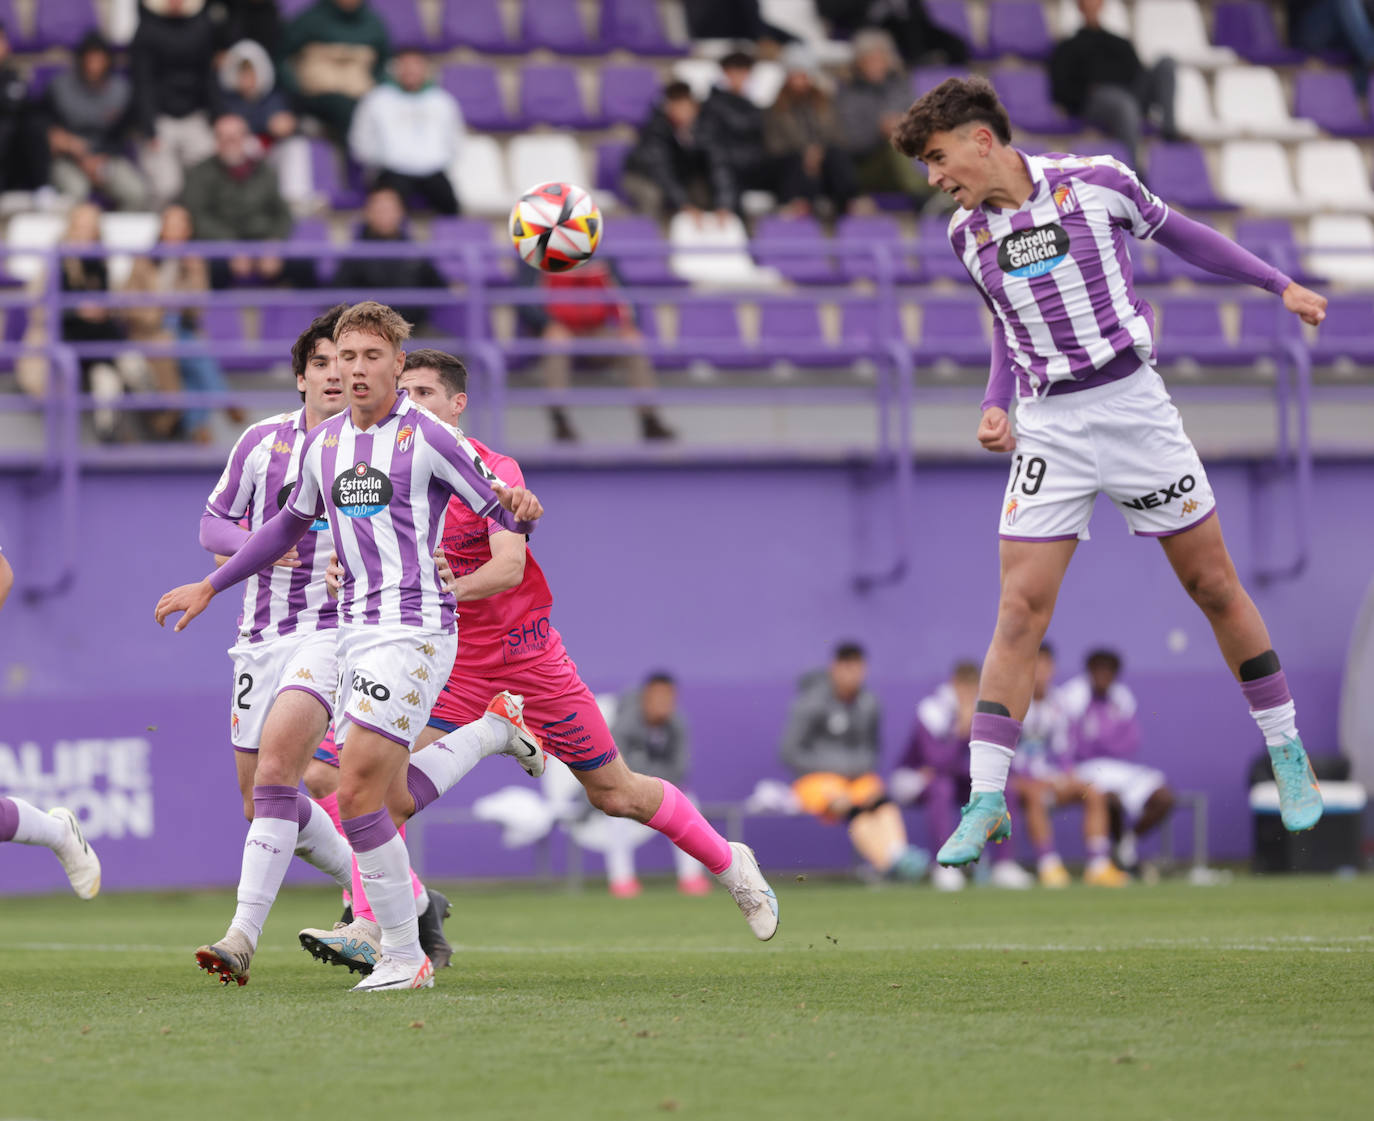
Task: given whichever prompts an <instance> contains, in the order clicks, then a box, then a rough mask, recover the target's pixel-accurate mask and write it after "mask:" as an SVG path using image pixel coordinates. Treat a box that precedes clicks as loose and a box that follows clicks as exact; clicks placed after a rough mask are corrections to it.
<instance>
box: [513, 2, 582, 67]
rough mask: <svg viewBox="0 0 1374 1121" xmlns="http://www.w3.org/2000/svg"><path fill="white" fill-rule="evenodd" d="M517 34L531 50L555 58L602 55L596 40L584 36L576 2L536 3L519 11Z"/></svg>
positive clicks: (527, 4) (529, 4) (580, 15)
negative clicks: (551, 53)
mask: <svg viewBox="0 0 1374 1121" xmlns="http://www.w3.org/2000/svg"><path fill="white" fill-rule="evenodd" d="M520 33H521V35H522V36H523V37H524V40H525V44H526V46H528V47H531V48H539V47H543V48H544V49H546V50H550V51H555V52H556V53H558V54H568V55H594V54H600V53H601V52H602V45H601V43H600V42H599V37H598V38H593V37H592V36H591V35H589V34H588V33H587V25H586V24H585V23H584V22H583V21H582V12H581V10H580V8H579V5H578V3H577V0H539V2H538V3H537V4H531V3H529V0H526V3H525V5H524V6H523V7H522V8H521V9H520Z"/></svg>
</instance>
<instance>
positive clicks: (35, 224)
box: [4, 212, 67, 282]
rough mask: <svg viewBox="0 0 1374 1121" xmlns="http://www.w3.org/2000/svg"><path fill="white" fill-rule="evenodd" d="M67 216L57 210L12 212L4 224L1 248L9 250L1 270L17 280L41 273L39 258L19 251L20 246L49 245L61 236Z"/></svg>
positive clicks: (37, 246) (45, 247)
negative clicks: (3, 237) (3, 239)
mask: <svg viewBox="0 0 1374 1121" xmlns="http://www.w3.org/2000/svg"><path fill="white" fill-rule="evenodd" d="M66 226H67V220H66V218H65V217H63V216H62V215H61V214H48V213H39V212H33V213H26V214H16V215H15V216H14V217H13V218H11V219H10V221H9V225H8V226H7V227H6V228H5V249H6V251H7V252H8V253H9V254H10V256H9V257H8V258H7V259H6V261H5V263H4V266H5V271H6V272H7V273H9V275H10V276H12V277H15V278H16V279H17V280H23V281H26V282H27V281H33V280H37V279H39V278H40V277H41V276H42V275H43V259H42V258H41V257H35V256H33V255H32V254H28V253H20V252H17V251H18V250H22V249H51V248H52V247H53V246H54V245H56V244H57V243H58V241H59V240H60V239H61V237H62V231H63V230H64V229H66Z"/></svg>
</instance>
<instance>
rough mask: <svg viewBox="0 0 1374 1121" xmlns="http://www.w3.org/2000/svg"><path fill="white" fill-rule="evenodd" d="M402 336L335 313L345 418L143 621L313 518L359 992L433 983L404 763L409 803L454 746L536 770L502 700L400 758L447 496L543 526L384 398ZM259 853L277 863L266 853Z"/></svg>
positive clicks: (373, 311) (320, 433) (431, 692)
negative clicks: (330, 581) (229, 547)
mask: <svg viewBox="0 0 1374 1121" xmlns="http://www.w3.org/2000/svg"><path fill="white" fill-rule="evenodd" d="M409 334H410V324H408V323H406V321H405V320H404V319H402V318H401V316H399V315H397V314H396V312H395V311H394V310H392V309H391V308H389V307H386V306H385V305H382V304H377V303H373V302H370V301H369V302H366V303H362V304H357V305H354V306H353V307H351V308H349V309H348V310H347V311H345V312H344V313H343V314H342V315H341V316H340V317H339V321H338V323H337V324H336V326H335V329H334V341H335V344H336V347H337V360H338V371H339V375H340V377H341V379H342V382H343V386H344V392H345V397H346V399H347V402H348V406H349V407H348V409H346V410H345V411H343V412H341V413H340V414H339V415H338V416H336V417H334V418H333V419H331V420H328V421H325V422H324V423H323V424H321V425H320V426H319V427H317V428H315V429H313V430H311V431H310V433H309V434H308V436H307V437H306V440H305V444H304V447H303V450H302V452H301V456H300V474H299V476H298V477H297V479H296V482H295V486H294V488H293V489H292V491H291V494H290V495H289V497H288V498H287V499H286V502H285V504H284V506H283V507H282V512H281V513H280V514H278V515H277V516H276V517H274V518H272V519H271V520H270V521H268V522H267V523H266V524H265V525H263V526H262V527H261V528H260V529H258V530H257V531H256V532H255V533H253V534H252V535H251V536H250V537H249V538H248V540H247V541H246V542H244V543H243V545H242V546H241V548H240V549H239V552H238V553H237V554H236V555H235V556H234V558H233V559H232V560H230V561H229V562H228V563H227V564H226V565H225V566H224V567H223V568H221V569H219V570H218V571H217V572H215V573H213V574H211V575H210V576H209V577H207V578H206V579H204V580H202V581H200V582H199V583H196V584H186V585H183V586H182V587H180V588H176V589H173V590H172V591H170V592H168V593H167V594H166V595H164V596H163V597H162V599H161V600H160V601H159V602H158V606H157V611H156V618H157V621H158V623H159V624H162V623H163V622H165V620H166V619H167V617H168V616H169V615H172V614H174V613H176V612H185V614H184V616H183V617H182V619H181V620H179V621H178V623H177V625H176V629H177V630H181V629H182V628H183V627H185V626H186V625H187V624H188V623H189V622H190V621H191V620H192V619H194V618H195V617H196V616H197V615H199V614H200V613H201V612H202V611H204V610H205V608H206V607H207V606H208V605H209V602H210V600H211V599H212V598H213V597H214V596H215V594H216V593H217V592H219V591H222V590H223V589H225V588H227V587H230V586H231V585H233V584H235V583H238V582H239V581H242V580H244V579H246V578H248V577H249V576H251V575H253V574H254V573H255V572H259V571H261V570H262V569H263V568H264V567H266V566H268V565H270V564H271V563H272V562H273V561H274V560H275V559H276V558H278V557H280V556H281V555H282V554H283V553H285V552H286V551H287V550H289V549H290V548H292V547H293V546H295V545H297V543H298V542H299V541H300V540H301V539H302V538H304V537H305V535H306V534H307V533H308V532H309V531H310V529H311V526H312V525H313V524H314V523H315V521H316V520H317V519H318V518H320V517H321V516H327V517H328V522H329V528H330V532H331V537H332V543H333V546H334V550H335V552H337V553H338V555H339V557H340V559H341V560H342V562H343V565H344V571H345V577H344V582H343V585H342V592H341V595H340V599H339V605H338V620H339V626H338V641H337V651H338V665H339V680H340V683H341V692H342V694H343V695H342V696H341V697H340V700H339V704H338V706H337V707H336V710H335V736H336V738H343V737H344V736H345V735H346V737H347V743H346V745H345V747H344V750H343V751H342V752H341V753H340V764H341V766H340V776H339V809H340V813H341V815H342V817H343V826H344V830H345V832H346V833H347V834H348V838H349V841H350V843H351V844H352V847H353V850H354V853H355V854H356V857H357V860H358V866H359V869H360V872H361V875H362V878H363V879H364V881H366V883H367V888H368V894H369V899H370V902H371V904H372V909H373V911H374V912H375V914H376V916H377V920H378V923H379V924H380V926H381V928H382V959H381V961H379V962H378V963H377V966H376V968H374V969H373V971H372V973H371V974H370V975H369V976H368V977H366V978H365V979H364V980H363V981H362V982H360V983H359V984H358V985H357V986H356V988H357V989H358V990H360V991H368V992H375V991H380V990H383V989H397V988H401V989H404V988H422V987H429V986H431V985H433V983H434V971H433V968H432V966H431V963H430V960H429V958H428V957H426V956H425V954H424V952H423V951H422V950H421V948H420V944H419V941H418V937H417V924H416V915H415V905H414V902H413V900H412V897H411V891H410V876H409V857H408V855H407V853H406V847H405V842H404V841H403V840H402V838H401V837H400V835H399V834H398V833H397V830H396V824H395V823H396V822H397V821H404V820H405V819H406V818H407V817H409V816H410V815H411V814H413V813H414V812H415V811H416V810H417V809H419V808H420V807H421V806H422V805H423V804H424V801H417V799H416V798H414V797H413V796H412V795H411V794H410V792H409V789H408V784H407V762H408V761H409V762H410V766H411V767H412V768H419V770H420V771H421V773H422V775H423V777H424V780H425V781H424V782H423V783H422V789H423V790H424V792H425V796H426V797H425V799H424V800H425V801H427V800H429V799H430V798H433V797H437V796H438V794H441V793H442V792H443V791H444V790H446V789H448V787H449V786H450V785H451V784H452V782H451V781H450V780H449V779H448V777H447V772H448V770H449V768H448V766H447V763H446V759H447V757H448V756H451V755H453V754H454V747H456V746H457V745H458V744H457V740H456V739H455V737H461V738H462V741H463V743H464V745H466V744H467V743H468V742H471V743H473V744H476V745H477V746H478V748H479V749H480V750H481V752H482V753H483V754H495V753H498V752H503V751H508V752H509V753H511V754H518V755H520V756H524V757H526V758H522V765H524V766H526V768H527V769H530V768H537V769H542V763H543V754H542V751H541V750H540V748H539V745H538V741H537V739H536V738H535V737H534V736H533V735H532V733H530V732H529V730H528V728H526V727H525V726H524V721H523V718H522V717H521V714H520V701H519V699H518V698H513V697H510V695H509V694H501V695H500V697H501V699H504V702H505V703H503V704H502V706H501V712H502V713H503V714H504V715H499V714H495V713H490V712H489V714H488V715H486V716H484V717H482V718H481V719H480V720H478V721H475V722H474V723H472V724H469V725H466V726H464V727H463V728H459V729H457V730H456V731H455V732H454V733H452V735H451V736H449V737H445V739H441V740H439V741H437V742H436V743H434V744H431V745H430V746H429V747H427V748H426V749H425V750H424V751H421V752H417V753H416V755H415V756H414V758H413V759H411V757H410V756H409V748H410V745H411V744H412V743H413V742H414V740H415V738H416V736H418V735H419V733H420V731H421V729H422V728H424V726H425V721H426V720H427V718H428V716H429V712H430V709H431V708H432V707H433V704H434V699H435V696H436V695H437V693H438V690H439V689H440V687H441V686H442V685H443V683H444V681H445V680H446V679H447V676H448V670H449V668H450V667H451V666H452V664H453V659H454V654H455V652H456V648H457V636H456V633H455V629H456V628H455V610H454V601H453V597H452V595H451V594H449V593H448V592H446V591H445V590H444V588H443V585H442V582H441V581H440V579H439V575H438V571H437V569H436V566H435V561H434V550H435V547H436V545H437V543H438V538H439V534H440V531H441V530H442V528H443V519H444V513H445V509H446V507H447V503H448V498H449V496H450V495H456V496H457V497H458V498H460V499H461V500H462V501H463V502H465V503H466V504H467V505H468V506H469V507H470V508H471V509H472V510H473V511H474V512H475V513H478V514H480V515H482V516H485V517H490V518H492V519H494V520H496V521H499V522H500V523H501V524H502V525H504V526H505V527H506V528H508V529H510V530H512V531H515V532H520V533H528V532H530V531H531V530H532V529H533V522H534V521H535V520H537V519H538V518H539V517H540V516H541V515H542V514H543V507H542V506H541V505H540V503H539V500H538V498H536V497H535V495H534V494H533V493H531V492H530V491H527V490H525V489H524V488H523V487H509V488H507V487H505V486H504V485H503V484H502V483H501V481H500V480H499V479H497V478H495V476H493V475H492V474H491V473H490V471H488V470H486V469H485V468H483V467H482V466H481V461H480V459H478V457H477V454H476V452H475V450H474V449H473V448H472V446H471V445H470V444H469V443H468V442H467V440H466V439H465V438H464V437H463V436H462V435H461V434H460V433H458V432H457V431H456V430H455V429H452V428H449V427H448V426H447V425H444V424H443V423H441V422H440V421H439V420H437V419H436V418H435V417H434V416H433V415H432V414H431V413H429V412H428V411H426V410H424V409H421V408H418V407H416V406H414V405H412V404H411V403H410V401H409V398H407V397H406V395H405V394H404V393H400V392H398V390H397V388H396V379H397V377H398V376H399V374H400V372H401V368H402V365H403V363H404V361H405V352H404V350H403V349H402V347H403V345H404V343H405V340H406V339H407V338H408V337H409ZM493 488H495V489H493ZM450 745H453V746H450ZM272 855H273V857H274V858H275V859H276V860H277V861H278V862H279V861H280V853H274V854H272ZM277 882H278V883H280V875H278V877H277Z"/></svg>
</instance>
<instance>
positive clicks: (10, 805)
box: [0, 798, 19, 841]
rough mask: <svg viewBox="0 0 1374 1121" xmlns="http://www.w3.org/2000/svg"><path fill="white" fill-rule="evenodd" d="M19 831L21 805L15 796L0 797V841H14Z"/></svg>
mask: <svg viewBox="0 0 1374 1121" xmlns="http://www.w3.org/2000/svg"><path fill="white" fill-rule="evenodd" d="M18 832H19V807H18V806H16V805H15V804H14V799H13V798H0V841H12V840H14V835H15V834H16V833H18Z"/></svg>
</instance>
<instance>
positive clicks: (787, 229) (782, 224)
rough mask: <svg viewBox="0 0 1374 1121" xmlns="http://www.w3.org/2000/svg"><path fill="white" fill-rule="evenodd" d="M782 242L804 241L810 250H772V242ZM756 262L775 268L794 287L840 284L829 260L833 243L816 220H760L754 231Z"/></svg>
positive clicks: (770, 218) (776, 218)
mask: <svg viewBox="0 0 1374 1121" xmlns="http://www.w3.org/2000/svg"><path fill="white" fill-rule="evenodd" d="M779 241H790V242H798V241H804V242H806V243H807V248H806V249H805V250H804V251H800V252H799V251H798V250H797V249H795V248H792V249H786V250H783V249H777V248H772V247H770V245H769V243H770V242H779ZM812 243H814V245H815V248H814V249H813V248H811V244H812ZM754 260H756V261H757V262H758V263H759V264H761V265H772V266H773V267H774V268H775V269H777V270H778V272H780V273H781V274H782V275H783V276H784V277H786V278H787V279H788V280H790V281H791V282H792V283H793V284H833V283H835V282H836V281H838V280H839V274H837V273H836V271H835V266H834V263H833V262H832V261H831V259H830V243H829V241H828V240H827V238H826V237H825V234H824V232H823V231H822V230H821V226H820V223H819V222H817V221H816V219H814V218H780V217H778V216H776V215H769V216H768V217H765V218H760V219H759V223H758V225H757V227H756V228H755V230H754Z"/></svg>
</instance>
